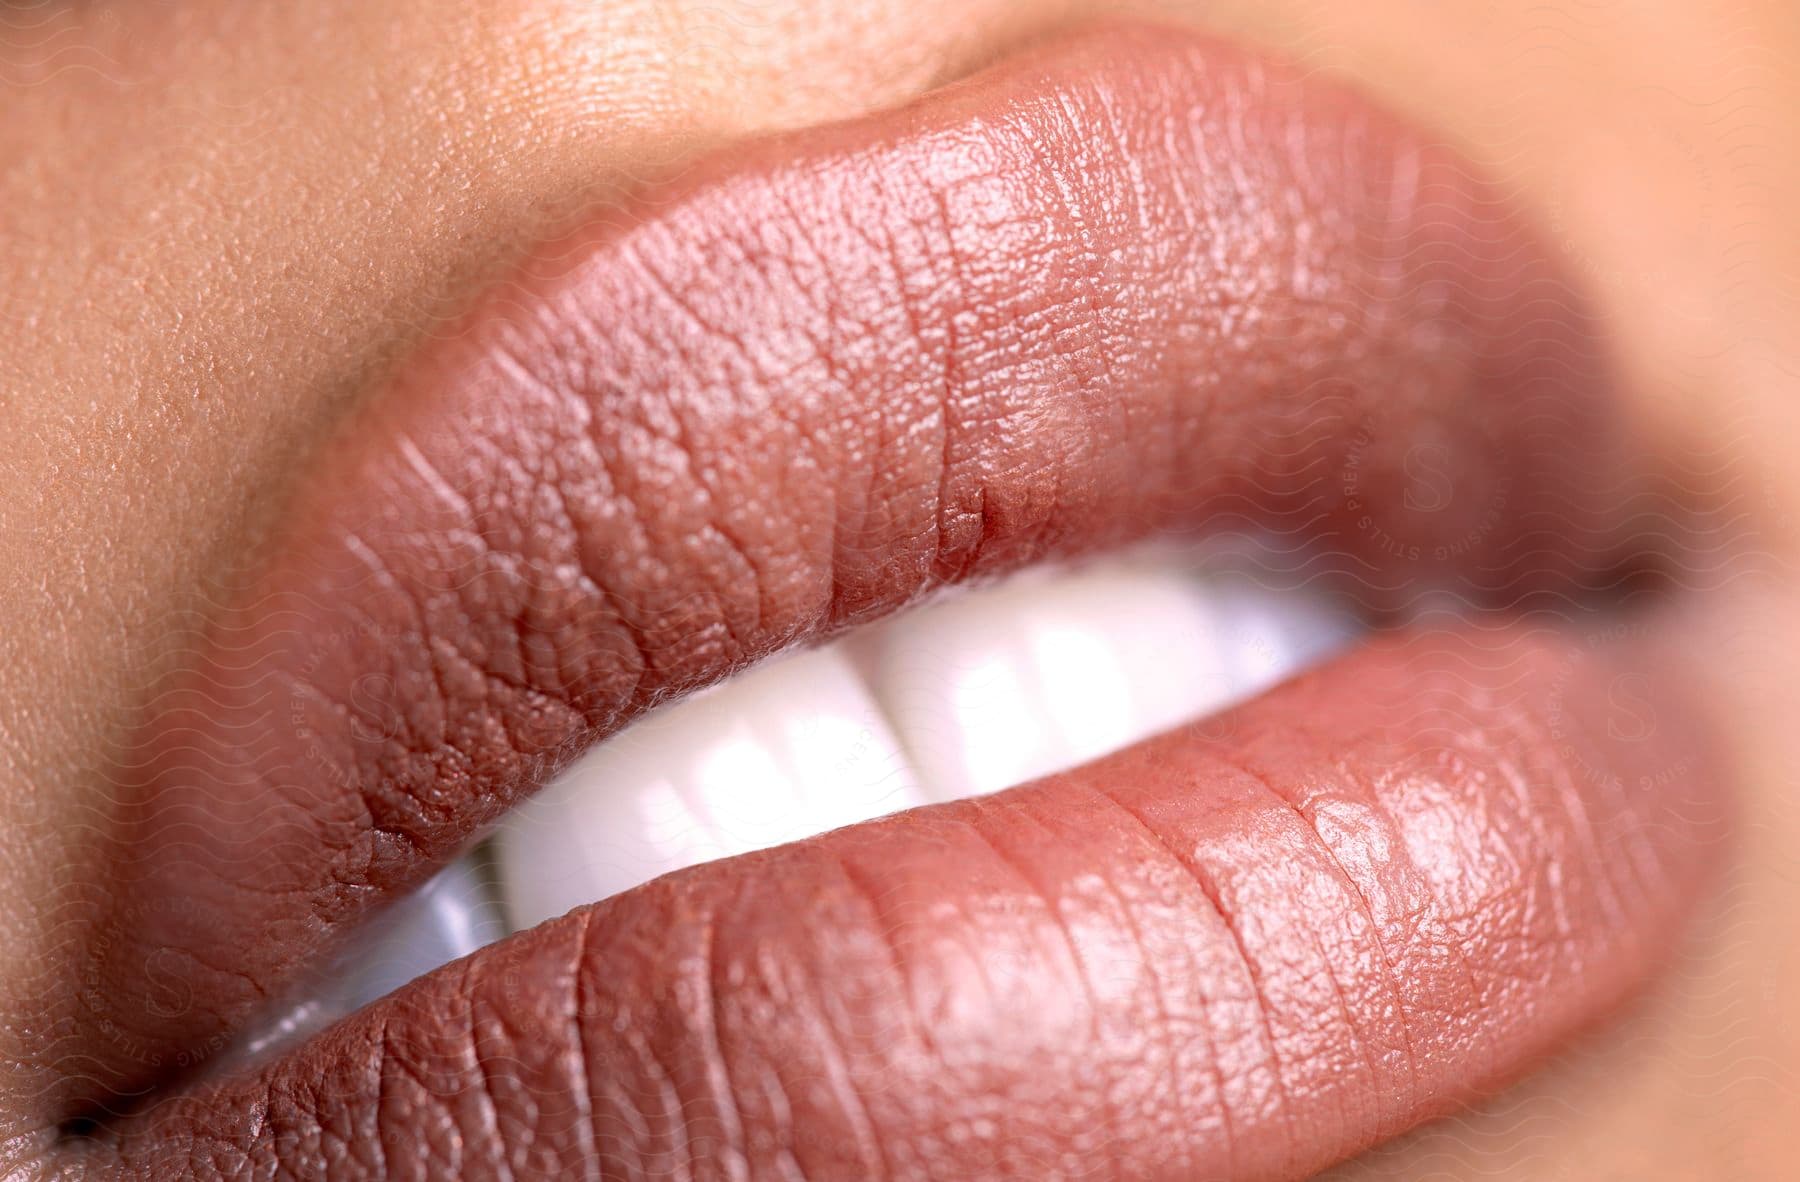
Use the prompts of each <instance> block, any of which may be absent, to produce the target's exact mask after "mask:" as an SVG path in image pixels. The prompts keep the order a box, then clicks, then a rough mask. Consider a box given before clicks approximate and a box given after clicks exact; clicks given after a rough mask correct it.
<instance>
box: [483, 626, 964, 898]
mask: <svg viewBox="0 0 1800 1182" xmlns="http://www.w3.org/2000/svg"><path fill="white" fill-rule="evenodd" d="M930 799H932V798H931V797H928V796H927V795H925V793H924V791H923V790H922V789H921V788H920V785H919V780H918V777H917V775H916V774H915V773H914V771H913V768H912V766H911V764H910V763H908V761H907V760H906V758H905V757H904V756H903V755H902V754H901V744H900V740H899V739H898V738H897V737H896V736H895V734H894V732H893V730H892V729H891V728H890V727H889V725H888V721H887V719H886V717H884V716H883V714H882V711H881V709H880V707H878V706H877V705H876V703H875V700H874V698H873V697H872V696H871V695H870V693H869V690H868V687H867V686H866V685H865V684H864V683H863V681H862V679H861V678H860V677H858V676H857V673H856V671H855V670H854V669H853V668H852V667H851V664H850V661H849V659H848V658H847V657H846V655H845V654H844V652H843V650H842V649H841V648H840V647H838V646H833V647H831V648H826V649H821V650H818V651H814V652H807V653H800V654H797V655H794V656H789V657H782V658H777V659H775V660H772V661H770V662H768V663H766V664H764V665H761V666H759V667H757V668H755V669H751V670H749V671H747V672H745V673H743V674H741V675H740V676H738V677H737V678H734V679H733V680H731V681H729V682H727V683H726V684H724V685H721V686H716V687H714V688H713V689H711V690H707V691H704V692H702V693H699V694H695V695H693V696H692V697H689V698H687V699H686V700H684V701H680V702H675V703H672V704H670V705H668V706H665V707H662V708H661V709H658V710H655V711H652V712H651V713H650V714H648V715H646V716H645V717H644V718H642V719H640V720H639V721H638V722H636V723H634V724H633V725H631V726H630V727H628V728H627V729H626V730H625V731H623V732H622V733H620V734H619V735H618V736H616V737H615V738H612V739H609V740H607V741H606V742H604V743H601V744H599V745H598V746H596V747H595V748H594V749H593V750H591V751H589V752H588V753H587V754H586V755H584V756H582V757H581V759H579V760H578V761H576V763H575V764H574V765H572V766H571V767H569V768H568V769H567V770H566V771H564V772H563V773H562V775H560V776H558V777H557V778H556V779H555V780H553V781H552V782H551V783H550V784H548V785H547V786H546V787H545V788H544V789H543V791H542V792H540V793H539V794H538V795H537V796H536V797H535V798H533V799H532V800H531V801H530V802H528V803H527V804H526V805H524V806H522V807H521V808H520V809H519V810H518V811H517V812H515V813H514V814H513V815H512V816H511V817H509V818H508V820H507V822H506V824H505V825H504V826H503V828H502V829H501V831H500V833H499V834H498V839H497V845H496V848H497V850H498V855H499V865H500V877H501V884H502V889H503V891H504V893H505V896H506V903H507V912H508V916H509V918H510V919H511V920H512V923H513V926H514V927H515V928H520V927H530V926H532V925H534V924H538V923H541V922H542V921H544V920H546V919H549V918H551V917H553V916H557V915H561V914H562V913H563V912H565V911H567V910H569V909H570V908H571V907H575V906H578V905H580V904H582V903H591V902H593V901H594V900H595V899H600V898H604V897H606V896H607V895H611V894H616V893H617V892H619V891H622V890H625V889H627V888H629V887H634V886H636V885H637V884H639V883H641V882H646V881H648V880H650V879H652V878H655V877H657V876H658V875H660V874H665V873H667V872H668V871H671V870H678V869H680V868H682V867H684V866H693V865H697V864H698V863H701V862H709V861H712V860H713V859H715V858H722V857H725V856H727V855H729V854H740V853H744V852H747V851H749V850H756V849H764V848H766V847H768V846H772V845H779V844H781V843H782V842H786V841H794V840H796V839H798V838H802V837H807V836H810V835H812V834H814V833H820V832H823V831H824V830H826V829H833V828H836V827H838V826H840V825H848V824H852V823H854V822H856V821H863V820H867V819H868V818H870V817H875V816H880V815H881V814H883V813H891V812H896V811H898V810H900V809H905V808H911V807H912V806H914V805H918V804H924V803H926V802H927V801H928V800H930Z"/></svg>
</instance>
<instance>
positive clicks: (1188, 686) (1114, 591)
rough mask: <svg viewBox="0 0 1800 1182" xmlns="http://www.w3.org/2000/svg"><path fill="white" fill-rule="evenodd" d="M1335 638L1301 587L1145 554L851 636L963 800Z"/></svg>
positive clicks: (1058, 763)
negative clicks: (1296, 591) (1262, 584)
mask: <svg viewBox="0 0 1800 1182" xmlns="http://www.w3.org/2000/svg"><path fill="white" fill-rule="evenodd" d="M1331 639H1332V632H1331V629H1330V627H1329V624H1328V620H1327V618H1326V617H1325V615H1324V613H1323V612H1322V611H1321V610H1320V609H1318V608H1317V607H1314V606H1312V605H1310V604H1309V603H1307V602H1306V601H1305V600H1303V599H1301V598H1299V597H1297V596H1293V595H1276V594H1273V593H1270V592H1265V591H1260V590H1257V589H1255V588H1253V587H1250V586H1248V585H1243V586H1238V585H1232V584H1227V583H1225V582H1223V581H1217V582H1216V583H1215V582H1212V581H1207V580H1202V579H1200V578H1197V577H1195V576H1193V575H1191V574H1189V573H1187V572H1185V571H1182V570H1181V569H1180V568H1179V567H1176V566H1174V565H1173V564H1171V563H1168V562H1163V563H1154V562H1149V561H1144V560H1140V561H1137V562H1119V563H1117V564H1114V565H1112V566H1110V567H1107V568H1101V569H1095V570H1091V571H1085V572H1080V573H1076V574H1065V575H1061V576H1060V577H1055V578H1051V579H1042V580H1037V579H1034V580H1029V581H1019V582H1015V583H1013V584H1011V585H1008V586H1004V587H1000V588H997V589H993V590H989V591H984V592H978V593H975V594H971V595H968V596H966V597H964V598H961V599H956V600H951V601H949V602H945V603H941V604H938V605H936V606H933V607H929V608H926V609H925V610H923V611H920V612H916V613H913V614H911V615H908V616H904V617H901V618H900V619H898V620H894V621H892V622H890V623H887V624H883V625H880V626H877V627H876V628H874V629H871V630H870V631H868V632H867V633H864V634H863V635H860V636H857V637H853V638H852V639H851V640H850V642H849V644H850V646H851V648H852V651H853V652H855V653H856V655H857V657H858V661H859V664H860V665H861V667H862V668H863V669H865V670H866V671H867V673H868V676H869V679H870V682H871V684H872V685H873V686H874V688H875V696H876V699H877V700H878V701H879V702H880V703H881V705H882V707H883V708H884V709H885V710H886V711H887V713H888V717H890V718H891V719H893V720H894V728H895V729H896V730H897V731H899V733H900V738H901V741H902V742H903V743H904V744H905V748H906V752H907V754H908V755H909V756H910V757H911V758H912V761H913V764H914V766H916V767H917V768H918V769H919V773H920V776H921V777H922V778H923V779H924V780H925V782H926V783H928V784H931V785H933V786H934V787H935V788H937V789H938V790H939V792H940V793H947V794H948V795H950V796H952V797H962V796H974V795H978V794H981V793H986V792H994V791H997V790H999V789H1001V788H1009V787H1012V786H1013V785H1015V784H1019V783H1022V782H1024V781H1026V780H1031V779H1035V778H1037V777H1039V776H1044V775H1048V774H1049V773H1051V772H1056V771H1062V770H1064V769H1066V768H1070V767H1074V766H1076V765H1077V764H1081V763H1085V762H1087V761H1088V760H1091V759H1094V758H1096V757H1098V756H1101V755H1105V754H1107V753H1108V752H1112V751H1117V750H1118V749H1119V748H1121V747H1125V746H1127V745H1129V744H1131V743H1134V742H1136V741H1138V740H1139V739H1143V738H1145V737H1147V736H1149V735H1152V734H1155V733H1157V732H1158V731H1163V730H1167V729H1168V728H1170V727H1172V726H1175V725H1176V724H1178V723H1181V722H1185V721H1188V720H1190V719H1193V718H1196V717H1199V716H1202V715H1205V714H1209V713H1211V712H1213V711H1215V710H1218V709H1220V708H1221V707H1224V706H1226V705H1229V704H1230V703H1232V702H1234V701H1237V700H1239V699H1242V698H1244V697H1247V696H1249V695H1250V694H1252V693H1255V692H1256V691H1257V690H1259V689H1262V688H1264V687H1266V686H1267V685H1269V684H1271V683H1273V682H1275V681H1277V680H1280V678H1281V677H1283V676H1285V675H1286V674H1287V673H1288V672H1290V671H1292V670H1293V669H1295V668H1298V667H1300V666H1302V665H1304V664H1305V663H1307V662H1308V660H1309V659H1311V658H1312V657H1314V656H1316V655H1317V654H1318V652H1319V651H1321V650H1322V649H1323V648H1324V647H1326V646H1327V645H1328V644H1329V643H1330V641H1331Z"/></svg>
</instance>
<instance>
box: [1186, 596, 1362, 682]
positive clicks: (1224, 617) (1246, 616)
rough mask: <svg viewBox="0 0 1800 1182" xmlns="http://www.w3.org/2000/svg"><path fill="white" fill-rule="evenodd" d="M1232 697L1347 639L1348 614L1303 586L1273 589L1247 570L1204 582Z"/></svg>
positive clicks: (1317, 658) (1350, 631)
mask: <svg viewBox="0 0 1800 1182" xmlns="http://www.w3.org/2000/svg"><path fill="white" fill-rule="evenodd" d="M1210 591H1211V594H1212V601H1213V605H1214V609H1215V610H1216V611H1217V612H1218V613H1219V620H1220V623H1221V625H1222V627H1221V632H1222V634H1223V639H1224V644H1225V652H1226V659H1227V660H1228V661H1229V662H1230V664H1231V667H1232V669H1233V675H1234V677H1235V679H1236V683H1237V693H1236V694H1235V695H1234V696H1235V697H1238V698H1246V697H1249V696H1250V695H1252V694H1255V693H1257V692H1259V691H1261V690H1265V689H1267V688H1268V687H1270V686H1272V685H1274V684H1275V683H1276V682H1278V681H1280V680H1282V679H1283V678H1285V677H1287V676H1288V675H1289V674H1291V673H1293V672H1295V671H1296V670H1299V669H1304V668H1306V667H1307V666H1309V665H1312V664H1315V663H1317V662H1318V661H1320V660H1322V659H1324V658H1325V657H1326V656H1328V655H1330V654H1331V653H1333V652H1335V651H1336V650H1338V649H1340V648H1342V647H1344V645H1346V644H1348V643H1349V641H1350V639H1351V638H1352V636H1354V635H1355V627H1354V625H1353V624H1352V623H1351V618H1350V617H1349V616H1348V615H1346V614H1344V613H1341V612H1337V611H1334V610H1332V609H1331V608H1330V607H1329V606H1327V605H1326V604H1325V603H1324V602H1323V601H1322V600H1321V599H1319V598H1318V597H1316V596H1314V595H1311V594H1308V593H1306V592H1303V591H1277V590H1273V589H1271V588H1268V587H1264V586H1260V585H1258V584H1257V583H1256V582H1254V581H1252V579H1251V578H1249V577H1247V576H1230V577H1225V578H1220V579H1217V580H1216V581H1214V582H1213V583H1212V584H1211V586H1210Z"/></svg>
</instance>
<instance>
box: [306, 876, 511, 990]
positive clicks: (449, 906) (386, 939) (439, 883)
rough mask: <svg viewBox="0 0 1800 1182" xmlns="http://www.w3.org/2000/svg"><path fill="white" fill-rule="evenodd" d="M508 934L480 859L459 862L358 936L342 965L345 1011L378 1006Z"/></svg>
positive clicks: (388, 911)
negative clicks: (410, 984)
mask: <svg viewBox="0 0 1800 1182" xmlns="http://www.w3.org/2000/svg"><path fill="white" fill-rule="evenodd" d="M505 934H506V921H505V919H504V917H502V915H501V914H500V907H499V904H498V902H497V901H496V900H495V899H494V897H493V892H492V890H491V888H490V887H489V885H488V882H487V880H486V875H485V873H484V867H483V865H482V864H481V860H480V858H479V857H478V856H477V855H469V856H466V857H463V858H459V859H458V860H457V861H455V862H452V863H451V864H450V865H448V866H446V867H445V868H444V869H443V870H441V871H439V872H438V875H437V877H436V878H433V879H432V880H431V881H430V882H428V883H426V884H425V886H424V887H423V888H421V889H420V890H419V891H417V892H416V893H414V894H411V895H408V896H406V897H405V898H403V899H400V900H398V901H396V902H395V903H394V904H393V905H392V906H391V907H389V908H387V909H386V910H385V911H382V912H381V913H380V914H378V915H377V916H375V918H374V920H373V921H372V922H371V923H370V925H369V930H368V931H367V932H366V933H359V934H358V937H357V939H356V940H355V942H354V944H353V945H352V946H351V947H350V948H349V949H347V950H346V953H345V956H344V959H343V961H342V963H343V964H344V971H343V976H342V978H341V986H340V989H341V997H342V999H343V1001H344V1003H345V1005H344V1008H345V1010H346V1011H348V1010H353V1009H356V1008H358V1007H360V1006H362V1005H364V1004H366V1003H368V1002H371V1001H374V1000H375V999H376V998H378V997H381V996H383V995H385V994H388V993H391V992H393V991H394V990H396V989H398V988H400V986H402V985H404V984H406V983H407V982H408V981H411V980H412V979H413V978H415V977H421V976H423V975H425V974H426V973H429V972H430V971H431V970H432V969H435V968H437V967H438V966H439V965H442V964H448V963H449V962H451V961H453V960H455V959H457V958H458V957H461V956H467V955H468V954H469V953H471V952H473V951H475V950H476V949H477V948H480V947H482V946H483V945H485V944H491V943H492V942H493V941H495V940H498V939H499V938H500V937H501V936H504V935H505Z"/></svg>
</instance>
